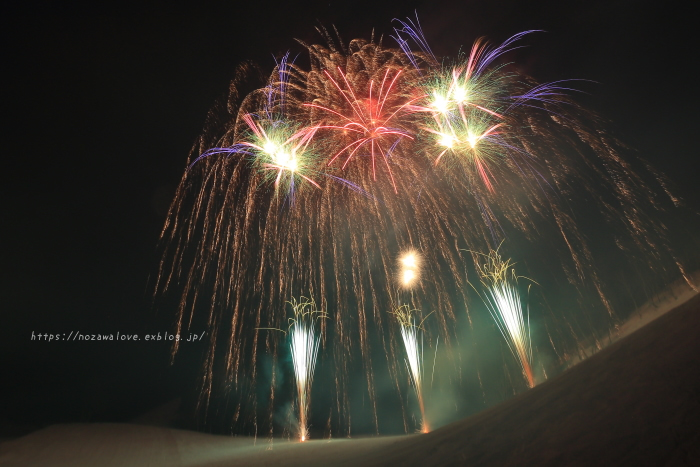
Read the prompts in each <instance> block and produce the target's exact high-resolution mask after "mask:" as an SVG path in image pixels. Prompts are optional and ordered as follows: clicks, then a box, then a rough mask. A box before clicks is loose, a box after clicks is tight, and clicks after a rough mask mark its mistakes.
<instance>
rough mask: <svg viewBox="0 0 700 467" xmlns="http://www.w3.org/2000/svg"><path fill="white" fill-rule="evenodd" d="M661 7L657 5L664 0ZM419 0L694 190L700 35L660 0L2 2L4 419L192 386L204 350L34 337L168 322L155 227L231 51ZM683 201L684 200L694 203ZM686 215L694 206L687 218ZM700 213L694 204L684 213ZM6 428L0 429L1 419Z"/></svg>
mask: <svg viewBox="0 0 700 467" xmlns="http://www.w3.org/2000/svg"><path fill="white" fill-rule="evenodd" d="M665 5H669V4H665ZM414 10H417V12H418V15H419V18H420V21H421V24H422V25H423V29H424V32H425V34H426V36H427V38H428V40H429V42H430V44H431V46H432V48H433V50H434V51H435V52H436V54H438V55H452V56H454V55H456V53H457V52H458V50H459V47H460V46H463V48H468V47H470V45H471V43H472V42H473V41H474V40H475V39H476V38H477V37H480V36H488V38H489V39H491V40H492V41H493V42H500V41H503V40H505V39H506V38H508V37H510V36H511V35H513V34H515V33H517V32H520V31H523V30H529V29H541V30H544V31H546V32H543V33H535V34H531V35H529V36H527V37H526V38H525V40H524V41H523V44H527V45H528V47H527V48H525V49H521V50H519V51H517V52H515V53H514V55H513V57H512V58H513V59H514V60H517V61H518V63H519V64H520V66H521V67H522V68H523V69H524V71H526V72H527V73H529V74H531V75H533V76H534V77H535V78H537V79H538V80H539V81H552V80H560V79H569V78H578V79H585V80H590V82H577V83H576V84H575V85H574V87H577V88H578V89H581V90H583V91H585V93H581V94H577V96H576V98H577V100H578V101H579V102H581V103H582V104H584V105H585V106H587V107H589V108H592V109H594V110H596V111H597V112H598V113H600V114H602V115H603V116H604V117H605V118H607V119H609V120H610V121H611V124H610V130H611V131H612V132H613V133H615V134H616V135H617V136H618V137H620V138H621V139H622V140H623V141H625V142H626V143H627V144H628V145H630V146H631V147H632V148H634V149H635V150H636V151H637V153H638V154H639V155H641V156H642V157H643V158H645V159H647V160H649V161H650V162H652V164H653V165H654V166H655V167H656V168H657V169H659V170H661V171H662V172H664V173H666V174H667V175H668V176H669V177H670V178H671V179H672V180H673V181H674V182H675V185H676V186H675V191H676V192H677V193H679V194H680V195H681V196H683V197H684V198H685V199H686V201H687V203H688V205H690V206H691V208H696V207H697V206H699V205H700V202H699V201H700V195H698V190H697V189H696V178H697V169H698V163H697V162H696V157H697V152H698V151H697V141H698V139H697V138H698V127H697V124H698V118H697V117H696V115H697V110H696V107H697V74H696V71H695V68H696V61H697V44H696V42H697V41H696V39H695V36H694V31H695V30H696V27H695V24H693V22H692V20H691V18H690V16H691V15H690V13H689V12H688V11H684V10H683V9H680V8H676V7H673V6H664V5H662V4H661V3H659V2H654V3H652V2H649V3H648V4H644V3H642V2H635V1H617V2H611V1H585V2H584V1H568V2H558V1H540V2H519V1H515V0H508V1H500V2H493V1H481V0H480V1H463V2H459V3H454V2H442V1H439V0H433V1H403V2H386V3H385V2H380V1H372V2H366V1H359V2H336V1H326V2H320V1H312V2H304V3H303V6H302V3H301V2H299V3H298V4H297V3H296V2H287V3H279V4H277V3H271V2H267V1H265V2H251V1H248V2H245V3H243V2H236V1H231V2H225V3H221V4H220V5H219V6H218V7H202V6H199V5H197V4H196V3H195V2H172V3H169V4H168V6H163V7H156V6H148V7H144V6H139V7H135V6H124V5H122V6H120V7H109V6H106V5H104V4H101V3H99V2H96V3H95V4H94V5H93V6H90V7H87V6H70V5H68V4H63V5H61V4H54V3H51V4H48V2H47V4H43V3H41V2H28V3H23V5H22V6H21V7H17V6H15V7H12V8H10V7H5V8H4V11H3V15H2V16H3V19H2V37H3V41H2V43H3V59H2V62H3V66H2V69H3V71H2V76H3V82H4V85H3V88H2V90H3V104H2V111H3V114H4V118H3V122H4V123H2V134H3V138H2V161H3V164H2V169H1V171H0V174H2V192H3V198H2V199H3V203H2V250H1V251H2V262H1V265H2V268H1V269H0V271H1V274H2V280H1V281H0V286H1V290H2V300H0V310H1V311H0V313H1V316H2V321H1V323H2V325H1V326H0V368H1V369H2V370H1V371H2V378H1V379H0V387H2V393H3V394H4V396H3V397H2V398H1V399H0V426H2V430H3V431H4V434H5V435H13V434H18V433H21V432H23V431H26V430H28V429H31V428H35V427H38V426H42V425H45V424H48V423H54V422H61V421H63V422H65V421H126V420H130V419H132V418H134V417H136V416H138V415H139V414H141V413H143V412H146V411H147V410H149V409H151V408H152V407H155V406H157V405H159V404H161V403H163V402H166V401H168V400H169V399H171V398H173V397H177V396H181V395H183V394H184V395H187V394H188V393H189V392H190V391H191V390H192V388H193V387H194V385H195V378H196V362H197V359H196V353H197V350H198V349H197V346H196V345H191V347H190V348H189V349H188V350H187V351H185V352H184V355H183V358H182V359H181V360H180V361H179V362H178V364H177V365H176V366H174V367H169V366H168V362H169V360H168V352H169V346H168V344H167V343H165V342H148V343H146V342H140V343H133V342H89V343H88V342H76V343H70V342H43V341H37V340H34V341H32V340H31V335H32V332H34V333H35V334H39V333H52V334H56V333H60V334H63V333H66V334H67V333H70V332H71V331H80V332H82V333H116V332H117V331H119V332H121V333H139V334H140V335H143V334H144V333H146V332H148V333H156V332H161V334H162V333H163V332H165V331H170V330H171V328H170V324H171V321H172V319H173V317H174V315H175V310H174V309H173V308H172V304H170V303H167V302H157V305H158V306H154V304H153V301H152V285H149V284H150V283H149V276H150V277H152V276H153V274H154V273H155V271H156V268H157V264H158V261H159V257H158V250H157V241H158V235H159V232H160V229H161V228H162V225H163V222H164V219H165V214H166V211H167V208H168V205H169V202H170V200H171V199H172V196H173V194H174V192H175V188H176V186H177V183H178V182H179V179H180V177H181V175H182V172H183V170H184V168H185V163H186V158H187V154H188V152H189V149H190V147H191V145H192V144H193V142H194V141H195V139H196V137H197V136H198V134H199V133H200V131H201V129H202V125H203V123H204V119H205V116H206V113H207V111H208V110H209V108H211V106H212V105H213V104H214V102H215V101H216V100H217V99H219V98H221V97H222V96H223V95H224V94H225V92H226V90H227V86H228V81H229V80H230V79H231V78H232V77H233V73H234V70H235V67H236V65H237V64H238V63H240V62H241V61H242V60H252V61H254V62H256V63H258V64H259V65H260V66H261V67H262V68H263V69H264V70H270V69H271V68H272V66H273V64H274V62H273V55H274V56H278V57H279V56H281V55H282V54H284V53H285V52H286V51H287V50H292V51H293V54H296V53H302V54H303V48H302V47H301V46H300V45H298V44H297V43H296V42H294V40H293V38H300V39H302V40H304V41H306V42H319V41H321V40H322V39H321V37H320V36H319V35H318V34H317V33H316V32H315V31H314V26H316V25H317V24H319V22H320V23H321V24H324V25H326V26H327V27H330V26H331V25H333V24H335V25H336V26H337V27H338V29H339V31H340V33H341V35H342V36H343V37H344V38H345V39H350V38H354V37H365V38H369V35H370V33H371V30H372V28H375V31H376V33H377V34H384V43H385V44H386V45H387V46H393V44H394V43H393V39H391V38H390V37H389V34H390V33H391V31H392V30H391V26H392V23H391V20H392V19H393V18H406V17H408V16H413V15H414ZM691 210H693V211H694V210H695V209H691ZM691 217H692V216H691ZM688 223H689V225H691V226H693V225H695V226H697V225H698V222H697V217H692V218H690V219H688ZM2 434H3V433H0V435H2Z"/></svg>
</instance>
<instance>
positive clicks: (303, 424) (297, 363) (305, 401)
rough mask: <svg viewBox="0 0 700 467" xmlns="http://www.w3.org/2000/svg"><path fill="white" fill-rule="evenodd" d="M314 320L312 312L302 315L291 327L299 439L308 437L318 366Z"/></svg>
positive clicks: (317, 343) (317, 338)
mask: <svg viewBox="0 0 700 467" xmlns="http://www.w3.org/2000/svg"><path fill="white" fill-rule="evenodd" d="M314 331H315V330H314V321H313V317H312V316H311V315H310V314H306V315H304V316H300V317H298V318H297V320H296V321H294V322H293V323H292V327H291V329H290V339H291V342H290V349H291V351H292V362H293V364H294V377H295V379H296V383H297V396H298V400H297V402H298V404H299V439H300V440H301V441H306V438H307V437H308V414H309V396H310V393H311V383H312V381H313V378H314V369H315V368H316V357H317V356H318V345H319V343H320V341H321V339H320V337H319V336H317V335H316V333H315V332H314Z"/></svg>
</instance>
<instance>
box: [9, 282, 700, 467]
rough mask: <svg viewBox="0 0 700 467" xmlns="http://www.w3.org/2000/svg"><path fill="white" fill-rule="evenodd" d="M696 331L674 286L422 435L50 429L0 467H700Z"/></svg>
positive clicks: (20, 443) (699, 318)
mask: <svg viewBox="0 0 700 467" xmlns="http://www.w3.org/2000/svg"><path fill="white" fill-rule="evenodd" d="M696 279H697V278H696ZM679 305H680V306H679ZM671 308H673V309H672V310H671V311H670V312H668V313H666V311H668V310H669V309H671ZM645 324H646V326H645ZM698 329H700V296H698V295H697V294H696V292H694V291H693V290H692V289H691V288H690V287H687V286H683V285H682V284H676V285H675V286H674V287H673V288H671V289H669V292H668V293H667V294H665V295H663V296H659V297H657V298H656V299H655V300H654V301H652V302H650V303H648V304H646V305H645V306H644V307H642V308H641V309H640V312H639V313H637V314H635V315H634V316H633V317H632V318H631V319H630V320H629V321H628V322H627V323H624V324H623V325H621V326H620V327H619V329H618V331H617V333H616V337H615V339H614V340H616V341H614V343H612V344H611V345H610V346H609V347H607V348H605V349H603V350H601V351H599V352H598V353H596V354H595V355H593V356H592V357H590V358H588V359H586V360H585V361H583V362H581V363H579V364H578V365H576V366H574V367H573V368H570V369H569V370H567V371H565V372H564V373H562V374H561V375H559V376H557V377H554V378H551V379H550V380H548V381H546V382H544V383H542V384H540V385H538V386H537V387H535V388H534V389H532V390H529V391H526V392H523V393H521V394H519V395H518V396H516V397H514V398H512V399H510V400H508V401H506V402H504V403H502V404H500V405H498V406H496V407H492V408H491V409H488V410H485V411H483V412H481V413H479V414H476V415H474V416H472V417H469V418H466V419H464V420H460V421H457V422H455V423H452V424H450V425H447V426H444V427H442V428H439V429H437V430H435V431H434V432H432V433H428V434H424V435H408V436H393V437H369V438H360V439H333V440H312V441H309V442H306V443H296V442H289V441H281V440H274V442H273V443H271V442H270V441H269V440H265V439H260V438H259V439H257V441H256V440H252V439H250V438H241V437H227V436H214V435H207V434H202V433H196V432H189V431H182V430H174V429H169V428H159V427H149V426H140V425H130V424H70V425H55V426H51V427H48V428H46V429H43V430H39V431H37V432H34V433H32V434H30V435H27V436H25V437H22V438H19V439H16V440H12V441H6V442H4V443H2V444H0V465H3V466H5V465H7V466H39V465H42V466H43V465H55V466H87V465H103V466H122V465H124V466H127V465H128V466H140V465H149V466H161V465H162V466H193V467H194V466H197V467H209V466H224V465H225V466H236V465H241V466H267V465H270V466H273V465H274V466H281V465H308V466H312V465H319V466H335V465H341V466H342V465H348V466H350V465H359V466H362V467H369V466H375V465H376V466H379V465H391V466H394V465H406V466H414V465H415V466H430V465H441V466H442V465H469V466H478V465H489V466H490V465H498V466H502V465H540V466H541V465H553V466H554V465H557V466H559V465H635V466H636V465H700V339H698V338H697V335H698V332H697V330H698ZM634 331H636V332H634Z"/></svg>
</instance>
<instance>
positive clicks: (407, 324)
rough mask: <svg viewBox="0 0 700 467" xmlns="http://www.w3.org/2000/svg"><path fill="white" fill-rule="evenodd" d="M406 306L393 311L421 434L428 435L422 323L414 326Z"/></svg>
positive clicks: (412, 313) (411, 312) (409, 310)
mask: <svg viewBox="0 0 700 467" xmlns="http://www.w3.org/2000/svg"><path fill="white" fill-rule="evenodd" d="M415 312H416V310H411V308H410V307H409V306H408V305H401V306H400V307H398V308H397V309H396V310H394V311H393V313H394V315H395V316H396V320H397V321H398V322H399V325H400V326H401V339H402V340H403V345H404V348H405V349H406V360H405V361H406V369H407V370H408V373H409V375H410V378H411V383H412V384H413V389H414V390H415V392H416V399H417V400H418V406H419V408H420V415H421V432H423V433H428V432H429V431H430V427H429V425H428V419H427V418H426V417H425V401H424V400H423V327H422V326H423V321H425V319H424V320H423V321H421V322H420V323H418V324H416V320H415V316H414V313H415Z"/></svg>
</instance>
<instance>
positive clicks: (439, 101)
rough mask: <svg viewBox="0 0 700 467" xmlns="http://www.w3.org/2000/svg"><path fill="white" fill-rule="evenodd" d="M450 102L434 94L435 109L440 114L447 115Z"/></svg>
mask: <svg viewBox="0 0 700 467" xmlns="http://www.w3.org/2000/svg"><path fill="white" fill-rule="evenodd" d="M448 102H449V101H448V100H447V97H445V96H443V95H441V94H438V93H437V92H435V93H433V108H434V109H435V110H436V111H438V112H440V113H447V111H448V110H449V109H448Z"/></svg>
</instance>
